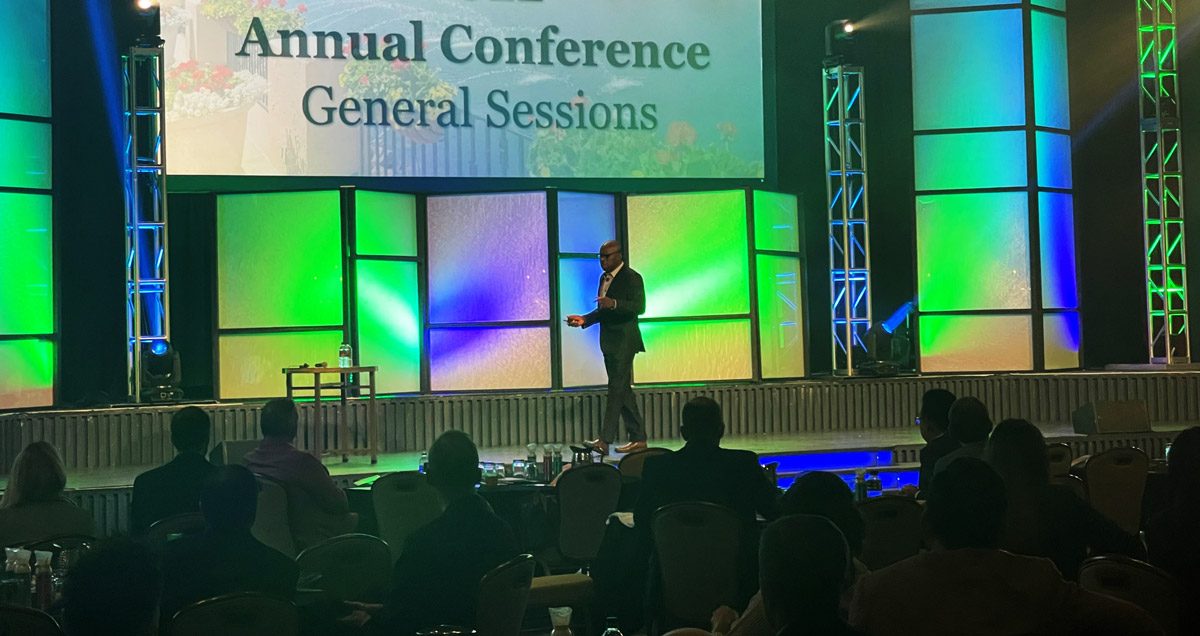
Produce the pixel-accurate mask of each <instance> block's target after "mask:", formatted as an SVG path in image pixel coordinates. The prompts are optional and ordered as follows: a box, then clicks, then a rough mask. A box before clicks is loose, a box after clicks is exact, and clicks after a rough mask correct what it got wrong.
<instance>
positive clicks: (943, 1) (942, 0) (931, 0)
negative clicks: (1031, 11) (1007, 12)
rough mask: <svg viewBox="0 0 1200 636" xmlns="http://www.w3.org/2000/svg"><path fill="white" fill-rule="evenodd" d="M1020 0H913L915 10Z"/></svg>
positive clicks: (1012, 2)
mask: <svg viewBox="0 0 1200 636" xmlns="http://www.w3.org/2000/svg"><path fill="white" fill-rule="evenodd" d="M1019 4H1021V2H1020V0H911V2H910V6H911V7H912V10H913V11H924V10H927V9H959V8H963V7H991V6H1001V5H1019Z"/></svg>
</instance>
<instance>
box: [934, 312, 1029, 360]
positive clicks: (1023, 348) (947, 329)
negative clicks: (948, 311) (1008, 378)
mask: <svg viewBox="0 0 1200 636" xmlns="http://www.w3.org/2000/svg"><path fill="white" fill-rule="evenodd" d="M920 339H921V371H923V372H926V373H965V372H975V371H1029V370H1032V369H1033V344H1032V340H1033V326H1032V318H1030V317H1029V316H1028V315H1023V316H1003V315H1000V316H938V315H927V314H923V315H922V316H921V320H920Z"/></svg>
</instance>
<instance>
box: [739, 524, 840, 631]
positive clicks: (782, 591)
mask: <svg viewBox="0 0 1200 636" xmlns="http://www.w3.org/2000/svg"><path fill="white" fill-rule="evenodd" d="M850 558H851V557H850V550H849V548H848V547H847V545H846V541H845V539H844V538H843V537H842V533H841V531H839V530H838V529H837V527H836V526H835V525H834V524H833V523H831V522H830V521H829V520H828V519H826V518H824V517H819V516H815V515H794V516H790V517H784V518H782V519H779V520H778V521H775V522H774V523H772V524H771V525H769V526H767V528H766V530H764V531H763V535H762V545H761V547H760V548H759V562H758V563H759V570H758V571H759V581H760V585H761V589H762V599H763V607H764V608H765V611H766V615H767V618H768V619H769V622H770V624H771V628H772V629H773V630H774V631H773V632H770V633H773V634H778V635H779V636H809V635H811V636H839V635H851V634H858V633H860V632H857V631H855V630H854V629H851V628H850V627H849V626H848V625H846V623H845V621H843V620H842V618H841V616H840V614H839V609H838V605H839V598H840V597H841V593H842V588H843V584H844V582H845V580H846V572H847V571H848V570H849V569H850V568H851V565H850Z"/></svg>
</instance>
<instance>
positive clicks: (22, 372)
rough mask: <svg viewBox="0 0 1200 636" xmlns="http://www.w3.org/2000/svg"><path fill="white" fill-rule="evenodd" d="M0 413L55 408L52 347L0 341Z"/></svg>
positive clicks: (38, 342) (32, 341)
mask: <svg viewBox="0 0 1200 636" xmlns="http://www.w3.org/2000/svg"><path fill="white" fill-rule="evenodd" d="M0 369H3V370H4V371H3V381H2V382H0V410H4V409H23V408H33V407H37V406H50V405H51V404H54V343H53V342H51V341H49V340H35V339H30V340H0Z"/></svg>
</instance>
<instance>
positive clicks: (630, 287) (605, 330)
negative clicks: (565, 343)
mask: <svg viewBox="0 0 1200 636" xmlns="http://www.w3.org/2000/svg"><path fill="white" fill-rule="evenodd" d="M601 285H603V283H601ZM596 293H597V295H599V288H597V292H596ZM605 295H606V296H607V297H609V298H611V299H613V300H615V301H617V306H616V307H615V308H613V309H600V308H596V309H593V310H592V311H590V312H588V313H587V314H586V315H584V317H583V321H584V322H583V326H584V327H585V328H587V327H590V326H592V325H594V324H596V323H600V351H602V352H603V353H604V355H606V356H622V357H629V358H632V357H633V356H634V355H635V354H637V352H639V351H645V350H646V345H645V344H644V343H643V342H642V330H641V328H640V327H638V316H640V315H642V314H644V313H646V284H645V283H644V282H642V275H641V274H639V273H637V272H635V271H633V269H631V268H630V267H629V265H625V266H624V267H622V268H621V271H619V272H617V275H616V276H615V277H614V278H613V280H612V283H610V284H609V286H608V293H607V294H605Z"/></svg>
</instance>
